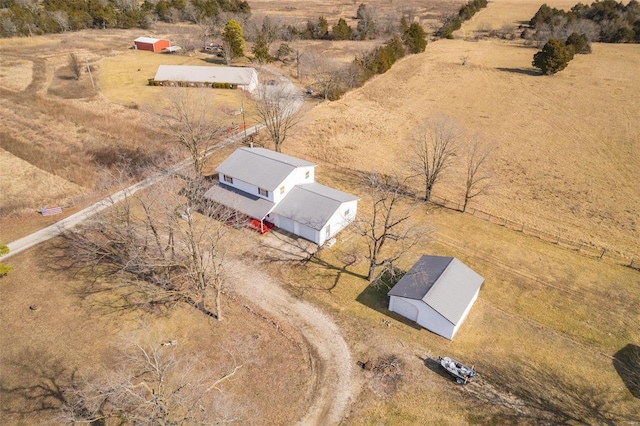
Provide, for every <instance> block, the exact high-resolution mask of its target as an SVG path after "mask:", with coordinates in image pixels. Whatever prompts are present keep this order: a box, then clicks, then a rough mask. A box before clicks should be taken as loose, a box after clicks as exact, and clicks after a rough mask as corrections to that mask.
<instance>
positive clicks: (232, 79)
mask: <svg viewBox="0 0 640 426" xmlns="http://www.w3.org/2000/svg"><path fill="white" fill-rule="evenodd" d="M154 80H155V81H159V82H165V81H167V82H173V83H188V84H193V85H202V84H206V85H213V84H230V85H233V86H237V87H238V88H239V89H242V90H246V91H248V92H249V93H253V91H254V90H255V89H256V88H257V87H258V72H257V71H256V70H255V69H254V68H249V67H215V66H210V65H160V66H159V67H158V71H157V72H156V76H155V77H154Z"/></svg>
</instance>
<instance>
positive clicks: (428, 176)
mask: <svg viewBox="0 0 640 426" xmlns="http://www.w3.org/2000/svg"><path fill="white" fill-rule="evenodd" d="M461 137H462V132H461V130H460V129H459V127H458V126H457V125H456V124H455V122H454V121H453V120H452V119H451V118H449V117H446V116H443V117H439V118H435V119H431V120H425V121H424V122H423V123H422V124H420V125H419V126H417V127H416V128H415V129H414V132H413V135H412V141H411V142H412V148H413V156H412V157H411V160H410V163H411V164H410V168H411V170H412V171H413V172H415V173H416V174H417V175H418V176H419V177H420V178H421V179H422V181H423V183H424V187H425V192H424V200H425V201H430V200H431V193H432V191H433V187H434V186H435V185H436V184H437V183H438V182H439V181H440V179H441V178H442V176H443V175H444V173H445V171H446V170H447V168H448V167H449V166H450V165H451V163H452V161H453V158H454V157H455V156H456V154H457V150H458V146H459V142H460V139H461Z"/></svg>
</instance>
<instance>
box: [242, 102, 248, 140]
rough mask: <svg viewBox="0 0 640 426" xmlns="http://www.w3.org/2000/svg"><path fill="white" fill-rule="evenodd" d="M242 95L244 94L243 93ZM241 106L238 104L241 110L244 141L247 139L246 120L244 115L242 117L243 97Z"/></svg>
mask: <svg viewBox="0 0 640 426" xmlns="http://www.w3.org/2000/svg"><path fill="white" fill-rule="evenodd" d="M243 96H244V94H243ZM241 102H242V103H241V106H240V111H241V112H242V128H243V129H244V139H245V141H246V140H247V122H246V121H245V119H244V118H245V117H244V98H242V99H241Z"/></svg>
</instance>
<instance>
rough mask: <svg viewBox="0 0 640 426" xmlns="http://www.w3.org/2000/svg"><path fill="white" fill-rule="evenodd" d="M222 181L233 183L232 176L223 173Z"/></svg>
mask: <svg viewBox="0 0 640 426" xmlns="http://www.w3.org/2000/svg"><path fill="white" fill-rule="evenodd" d="M224 181H225V182H227V183H233V178H232V177H231V176H227V175H224Z"/></svg>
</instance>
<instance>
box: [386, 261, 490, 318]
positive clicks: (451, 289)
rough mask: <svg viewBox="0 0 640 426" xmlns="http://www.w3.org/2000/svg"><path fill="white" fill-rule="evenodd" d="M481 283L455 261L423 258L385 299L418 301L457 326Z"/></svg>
mask: <svg viewBox="0 0 640 426" xmlns="http://www.w3.org/2000/svg"><path fill="white" fill-rule="evenodd" d="M483 282H484V278H482V277H481V276H480V275H479V274H477V273H476V272H475V271H473V270H472V269H471V268H469V267H468V266H467V265H465V264H464V263H462V262H461V261H460V260H458V259H456V258H455V257H442V256H427V255H424V256H422V257H421V258H420V259H419V260H418V261H417V262H416V264H415V265H413V266H412V267H411V269H410V270H409V271H408V272H407V273H406V274H405V275H404V276H403V277H402V279H400V281H398V283H397V284H396V285H395V286H394V287H393V288H392V289H391V290H390V291H389V293H388V295H389V296H397V297H406V298H408V299H416V300H422V301H423V302H424V303H426V304H427V305H429V306H430V307H431V308H433V309H434V310H435V311H436V312H438V313H439V314H440V315H442V316H443V317H444V318H445V319H447V320H448V321H449V322H451V323H452V324H454V325H457V324H458V322H459V321H460V320H461V319H462V315H463V314H464V311H465V310H466V309H467V306H468V305H469V302H470V301H471V299H472V298H473V296H474V295H475V293H476V292H477V291H478V289H479V288H480V286H481V285H482V283H483Z"/></svg>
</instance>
